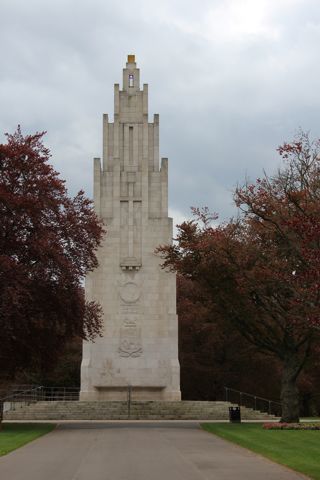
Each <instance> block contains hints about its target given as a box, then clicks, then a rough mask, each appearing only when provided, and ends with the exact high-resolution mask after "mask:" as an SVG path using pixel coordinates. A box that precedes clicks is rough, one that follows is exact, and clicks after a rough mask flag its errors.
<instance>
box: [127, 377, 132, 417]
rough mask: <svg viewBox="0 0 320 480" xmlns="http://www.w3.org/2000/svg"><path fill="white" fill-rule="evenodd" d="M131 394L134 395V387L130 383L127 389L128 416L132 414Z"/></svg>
mask: <svg viewBox="0 0 320 480" xmlns="http://www.w3.org/2000/svg"><path fill="white" fill-rule="evenodd" d="M131 396H132V387H131V385H128V389H127V405H128V418H130V414H131Z"/></svg>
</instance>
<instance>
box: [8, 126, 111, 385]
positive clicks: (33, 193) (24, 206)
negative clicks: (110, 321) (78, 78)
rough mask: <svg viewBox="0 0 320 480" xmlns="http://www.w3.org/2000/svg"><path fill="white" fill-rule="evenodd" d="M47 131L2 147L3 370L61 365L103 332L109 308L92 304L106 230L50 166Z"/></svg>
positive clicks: (14, 139)
mask: <svg viewBox="0 0 320 480" xmlns="http://www.w3.org/2000/svg"><path fill="white" fill-rule="evenodd" d="M43 135H44V133H37V134H35V135H28V136H23V135H22V134H21V131H20V128H18V129H17V131H16V132H15V133H14V134H13V135H9V134H7V143H6V144H2V145H0V221H1V232H0V370H1V372H2V374H4V373H5V374H6V375H8V376H13V375H14V374H15V373H16V371H17V370H18V369H20V368H28V367H30V366H32V365H37V368H39V367H40V368H41V369H43V370H46V369H48V368H50V367H52V366H53V364H54V361H55V359H56V358H57V355H58V354H59V352H60V351H61V349H63V347H64V345H65V344H66V342H67V341H69V340H70V339H72V338H74V337H81V338H83V339H93V338H94V337H95V336H97V335H99V333H100V331H101V325H102V324H101V307H100V306H99V305H98V304H96V303H94V302H86V301H85V298H84V291H83V286H82V283H83V278H84V276H85V274H86V273H87V272H88V271H90V270H92V269H93V268H95V267H96V266H97V259H96V256H95V249H96V248H97V247H98V246H99V244H100V241H101V238H102V235H103V226H102V224H101V222H100V221H99V220H98V218H97V216H96V215H95V213H94V211H93V209H92V202H91V201H90V200H89V199H87V198H86V197H85V196H84V192H83V191H80V192H79V193H78V194H77V195H76V196H75V197H74V198H69V197H68V195H67V190H66V187H65V182H64V181H63V180H61V179H60V178H59V176H58V173H57V172H55V171H54V169H53V168H52V166H50V165H49V163H48V159H49V157H50V152H49V150H48V149H47V148H46V147H45V146H44V145H43V143H42V137H43Z"/></svg>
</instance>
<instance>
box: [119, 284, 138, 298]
mask: <svg viewBox="0 0 320 480" xmlns="http://www.w3.org/2000/svg"><path fill="white" fill-rule="evenodd" d="M120 297H121V299H122V300H123V301H124V302H125V303H135V302H136V301H137V300H139V297H140V288H139V286H138V285H137V284H136V283H134V282H127V283H125V284H124V285H122V287H121V289H120Z"/></svg>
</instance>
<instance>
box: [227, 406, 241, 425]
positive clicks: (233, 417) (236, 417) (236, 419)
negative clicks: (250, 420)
mask: <svg viewBox="0 0 320 480" xmlns="http://www.w3.org/2000/svg"><path fill="white" fill-rule="evenodd" d="M229 420H230V422H231V423H241V412H240V407H229Z"/></svg>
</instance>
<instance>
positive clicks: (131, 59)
mask: <svg viewBox="0 0 320 480" xmlns="http://www.w3.org/2000/svg"><path fill="white" fill-rule="evenodd" d="M135 61H136V57H135V55H128V63H135Z"/></svg>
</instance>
